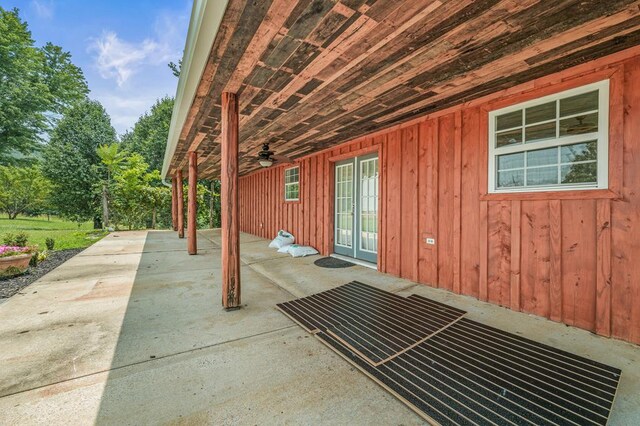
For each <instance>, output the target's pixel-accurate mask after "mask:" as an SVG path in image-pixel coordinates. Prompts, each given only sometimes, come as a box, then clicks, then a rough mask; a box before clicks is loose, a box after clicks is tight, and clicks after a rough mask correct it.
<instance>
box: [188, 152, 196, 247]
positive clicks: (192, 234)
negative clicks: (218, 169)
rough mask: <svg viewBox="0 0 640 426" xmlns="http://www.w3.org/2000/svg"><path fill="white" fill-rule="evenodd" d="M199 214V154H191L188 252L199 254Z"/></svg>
mask: <svg viewBox="0 0 640 426" xmlns="http://www.w3.org/2000/svg"><path fill="white" fill-rule="evenodd" d="M197 212H198V154H197V153H196V152H195V151H191V152H189V191H188V194H187V251H188V252H189V254H198V239H197V238H198V237H197V228H198V223H197V221H196V215H197Z"/></svg>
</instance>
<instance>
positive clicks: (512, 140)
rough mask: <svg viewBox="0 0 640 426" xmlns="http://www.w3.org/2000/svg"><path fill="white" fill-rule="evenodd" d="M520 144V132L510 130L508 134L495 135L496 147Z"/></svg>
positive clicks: (519, 130)
mask: <svg viewBox="0 0 640 426" xmlns="http://www.w3.org/2000/svg"><path fill="white" fill-rule="evenodd" d="M518 143H522V130H521V129H518V130H511V131H508V132H503V133H498V134H497V135H496V146H497V147H498V148H500V147H501V146H508V145H514V144H518Z"/></svg>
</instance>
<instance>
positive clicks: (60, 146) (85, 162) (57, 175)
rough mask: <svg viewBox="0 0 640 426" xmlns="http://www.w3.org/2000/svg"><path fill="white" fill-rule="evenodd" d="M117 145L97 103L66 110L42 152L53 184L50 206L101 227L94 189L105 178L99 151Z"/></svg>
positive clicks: (82, 104)
mask: <svg viewBox="0 0 640 426" xmlns="http://www.w3.org/2000/svg"><path fill="white" fill-rule="evenodd" d="M115 142H116V132H115V130H114V129H113V127H112V126H111V120H110V119H109V116H108V115H107V113H106V111H105V110H104V108H103V107H102V105H100V103H99V102H96V101H91V100H88V99H87V100H83V101H82V102H79V103H77V104H75V105H74V106H73V107H71V108H70V109H68V110H67V112H66V114H65V115H64V117H63V118H62V119H61V120H60V122H59V123H58V126H57V127H56V128H55V129H54V131H53V132H52V135H51V140H50V142H49V144H48V145H47V147H46V149H45V151H44V160H43V172H44V174H45V176H46V177H47V178H49V180H51V182H52V184H53V192H52V196H51V202H52V204H53V206H54V207H55V208H56V209H57V211H59V212H60V214H61V215H62V216H63V217H66V218H68V219H72V220H75V221H78V222H81V221H86V220H89V219H94V226H95V227H97V228H99V227H101V226H100V225H101V220H100V214H99V212H100V196H99V191H96V188H95V185H96V184H98V183H99V182H101V181H102V177H103V176H104V175H106V172H105V167H104V166H103V164H102V161H101V160H100V157H99V156H98V151H97V150H98V147H99V146H101V145H111V144H113V143H115Z"/></svg>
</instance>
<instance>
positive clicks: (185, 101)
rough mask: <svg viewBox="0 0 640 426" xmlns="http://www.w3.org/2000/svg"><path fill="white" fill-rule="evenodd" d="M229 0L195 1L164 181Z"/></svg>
mask: <svg viewBox="0 0 640 426" xmlns="http://www.w3.org/2000/svg"><path fill="white" fill-rule="evenodd" d="M228 3H229V0H194V2H193V8H192V9H191V19H190V21H189V30H188V32H187V40H186V43H185V47H184V53H183V56H182V70H181V72H180V78H179V80H178V88H177V90H176V96H175V102H174V105H173V112H172V114H171V125H170V127H169V137H168V139H167V147H166V149H165V151H164V162H163V163H162V178H163V179H165V178H166V177H167V174H168V173H169V167H170V166H171V159H172V158H173V155H174V154H175V151H176V147H177V146H178V140H179V139H180V133H181V132H182V128H183V126H184V124H185V122H186V119H187V115H188V114H189V110H190V109H191V106H192V105H193V100H194V98H195V96H196V91H197V90H198V86H199V85H200V80H201V78H202V74H203V72H204V69H205V67H206V64H207V60H208V59H209V55H210V53H211V48H212V47H213V42H214V41H215V39H216V36H217V34H218V30H219V29H220V24H221V23H222V18H223V17H224V13H225V11H226V9H227V4H228Z"/></svg>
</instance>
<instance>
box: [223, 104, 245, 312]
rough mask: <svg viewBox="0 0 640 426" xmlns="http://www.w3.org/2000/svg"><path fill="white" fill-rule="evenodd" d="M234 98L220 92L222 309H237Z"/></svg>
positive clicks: (237, 228)
mask: <svg viewBox="0 0 640 426" xmlns="http://www.w3.org/2000/svg"><path fill="white" fill-rule="evenodd" d="M238 136H239V129H238V98H237V96H236V94H235V93H229V92H223V93H222V140H221V144H220V145H221V146H220V149H221V151H220V155H221V166H222V167H221V178H222V179H221V194H220V196H221V200H220V201H221V205H222V208H221V213H222V306H224V308H225V309H232V308H239V307H240V222H239V218H238V211H239V210H238V139H239V138H238Z"/></svg>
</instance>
